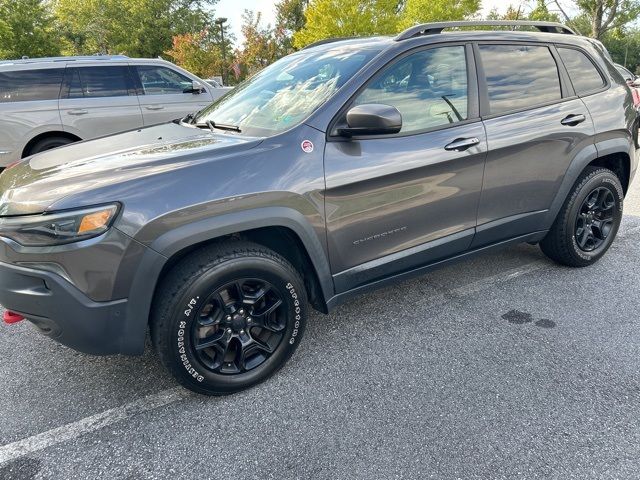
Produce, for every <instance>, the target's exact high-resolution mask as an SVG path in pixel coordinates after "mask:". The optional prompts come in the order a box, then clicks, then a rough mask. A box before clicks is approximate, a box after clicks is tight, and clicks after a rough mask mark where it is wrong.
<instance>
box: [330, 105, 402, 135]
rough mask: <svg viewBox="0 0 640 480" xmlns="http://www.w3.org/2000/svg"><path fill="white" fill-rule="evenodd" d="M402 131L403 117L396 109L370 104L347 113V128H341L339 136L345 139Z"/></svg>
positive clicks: (359, 106) (354, 108)
mask: <svg viewBox="0 0 640 480" xmlns="http://www.w3.org/2000/svg"><path fill="white" fill-rule="evenodd" d="M401 129H402V115H401V114H400V112H399V111H398V109H397V108H396V107H392V106H391V105H382V104H377V103H369V104H365V105H358V106H356V107H353V108H351V109H350V110H349V111H348V112H347V126H346V127H339V128H338V134H339V135H342V136H345V137H353V136H359V135H385V134H391V133H398V132H399V131H400V130H401Z"/></svg>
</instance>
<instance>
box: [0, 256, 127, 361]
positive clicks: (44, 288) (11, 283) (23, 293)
mask: <svg viewBox="0 0 640 480" xmlns="http://www.w3.org/2000/svg"><path fill="white" fill-rule="evenodd" d="M0 305H2V306H4V307H5V308H7V309H8V310H12V311H14V312H16V313H19V314H21V315H22V316H24V317H25V318H26V319H27V320H28V321H30V322H31V323H32V324H33V325H35V326H36V327H37V328H38V329H39V330H40V331H41V333H43V334H44V335H47V336H49V337H51V338H53V339H54V340H56V341H58V342H60V343H62V344H63V345H67V346H69V347H71V348H73V349H75V350H78V351H81V352H85V353H90V354H94V355H109V354H115V353H122V352H123V351H126V350H127V347H126V346H125V343H126V337H125V333H126V329H125V321H126V319H125V317H126V310H127V300H126V299H123V300H114V301H110V302H95V301H93V300H91V299H90V298H89V297H87V296H86V295H85V294H84V293H82V292H81V291H80V290H78V289H77V288H76V287H74V286H73V285H72V284H71V283H69V282H68V281H67V280H65V279H64V278H62V277H61V276H59V275H56V274H54V273H49V272H45V271H41V270H35V269H31V268H25V267H21V266H16V265H10V264H7V263H3V262H0Z"/></svg>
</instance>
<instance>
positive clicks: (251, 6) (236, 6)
mask: <svg viewBox="0 0 640 480" xmlns="http://www.w3.org/2000/svg"><path fill="white" fill-rule="evenodd" d="M276 1H277V0H219V2H218V3H217V4H216V6H215V11H216V16H218V17H225V18H228V19H229V27H230V28H231V31H233V33H234V34H235V36H236V38H237V43H238V44H240V43H242V34H241V33H240V25H241V23H242V13H243V12H244V11H245V10H254V11H259V12H262V19H263V22H264V23H265V24H266V23H270V24H272V25H273V23H274V21H275V16H276V15H275V8H274V5H275V4H276ZM345 1H348V0H345ZM520 3H525V4H533V3H534V2H533V0H531V1H530V2H527V1H526V0H524V1H523V0H482V14H483V15H486V14H487V13H489V11H491V10H492V9H493V8H497V9H498V11H499V12H504V11H506V9H507V7H508V6H509V5H513V6H514V7H516V8H517V6H518V5H519V4H520ZM570 3H571V2H570V1H568V0H564V1H563V2H562V3H561V4H562V5H563V6H565V5H569V4H570Z"/></svg>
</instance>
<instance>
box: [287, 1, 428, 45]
mask: <svg viewBox="0 0 640 480" xmlns="http://www.w3.org/2000/svg"><path fill="white" fill-rule="evenodd" d="M438 1H440V0H438ZM305 18H306V24H305V26H304V28H303V29H302V30H299V31H297V32H296V33H295V34H294V36H293V43H294V45H295V46H296V47H297V48H302V47H304V46H305V45H308V44H310V43H312V42H315V41H318V40H322V39H325V38H331V37H355V36H362V35H389V34H392V33H396V32H397V26H398V1H397V0H350V1H344V0H311V2H310V3H309V6H308V7H307V9H306V12H305Z"/></svg>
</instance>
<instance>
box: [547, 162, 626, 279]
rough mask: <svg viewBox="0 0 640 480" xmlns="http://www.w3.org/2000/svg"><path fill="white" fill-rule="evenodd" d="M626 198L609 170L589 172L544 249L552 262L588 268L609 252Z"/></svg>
mask: <svg viewBox="0 0 640 480" xmlns="http://www.w3.org/2000/svg"><path fill="white" fill-rule="evenodd" d="M623 199H624V194H623V190H622V185H621V184H620V179H618V177H617V176H616V175H615V174H614V173H613V172H612V171H611V170H609V169H606V168H599V167H589V168H587V169H586V170H585V171H584V172H583V173H582V174H581V175H580V177H579V178H578V180H577V181H576V183H575V185H574V187H573V190H572V191H571V192H570V193H569V196H568V197H567V200H566V201H565V203H564V205H563V206H562V209H561V210H560V212H559V213H558V216H557V218H556V220H555V222H554V223H553V225H552V227H551V229H550V230H549V232H548V233H547V235H546V237H545V238H544V239H543V240H542V241H541V242H540V248H541V249H542V251H543V252H544V254H545V255H547V256H548V257H549V258H551V259H552V260H554V261H556V262H558V263H560V264H562V265H567V266H569V267H586V266H588V265H591V264H593V263H595V262H597V261H598V260H599V259H600V258H601V257H602V256H603V255H604V254H605V253H606V252H607V250H608V249H609V247H610V246H611V244H612V243H613V240H614V238H615V236H616V233H617V232H618V228H619V227H620V222H621V220H622V206H623Z"/></svg>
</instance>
